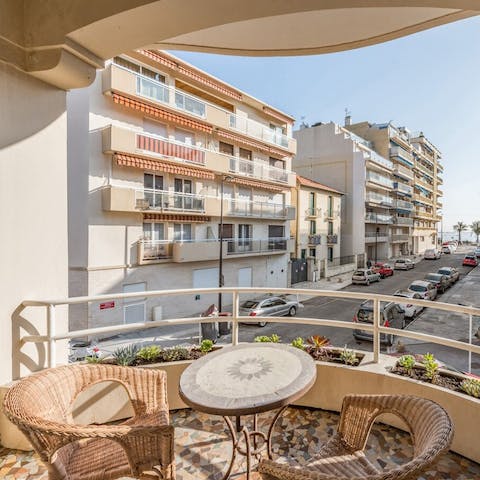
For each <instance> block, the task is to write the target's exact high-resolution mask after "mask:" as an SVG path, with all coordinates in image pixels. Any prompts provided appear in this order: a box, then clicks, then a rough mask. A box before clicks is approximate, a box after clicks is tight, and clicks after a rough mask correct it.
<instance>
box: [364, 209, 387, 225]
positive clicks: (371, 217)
mask: <svg viewBox="0 0 480 480" xmlns="http://www.w3.org/2000/svg"><path fill="white" fill-rule="evenodd" d="M365 223H379V224H382V223H385V224H391V223H393V217H392V215H385V214H382V213H375V212H367V213H366V214H365Z"/></svg>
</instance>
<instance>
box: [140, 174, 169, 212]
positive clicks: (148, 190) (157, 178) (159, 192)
mask: <svg viewBox="0 0 480 480" xmlns="http://www.w3.org/2000/svg"><path fill="white" fill-rule="evenodd" d="M143 188H144V192H143V197H144V199H145V201H146V202H148V207H150V208H162V207H164V206H165V202H167V201H168V198H167V197H166V195H165V192H164V191H163V176H162V175H154V174H153V173H144V174H143Z"/></svg>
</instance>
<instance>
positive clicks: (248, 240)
mask: <svg viewBox="0 0 480 480" xmlns="http://www.w3.org/2000/svg"><path fill="white" fill-rule="evenodd" d="M250 250H252V225H246V224H241V225H239V226H238V251H239V252H249V251H250Z"/></svg>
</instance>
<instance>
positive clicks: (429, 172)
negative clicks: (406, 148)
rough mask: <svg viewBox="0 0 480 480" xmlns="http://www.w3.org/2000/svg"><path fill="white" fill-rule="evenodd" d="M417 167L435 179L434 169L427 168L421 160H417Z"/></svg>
mask: <svg viewBox="0 0 480 480" xmlns="http://www.w3.org/2000/svg"><path fill="white" fill-rule="evenodd" d="M415 168H416V169H417V170H420V171H421V172H423V173H424V174H425V175H427V176H428V177H430V178H431V179H433V177H434V175H433V169H430V168H427V167H426V166H425V165H423V164H422V163H420V162H419V161H417V162H415Z"/></svg>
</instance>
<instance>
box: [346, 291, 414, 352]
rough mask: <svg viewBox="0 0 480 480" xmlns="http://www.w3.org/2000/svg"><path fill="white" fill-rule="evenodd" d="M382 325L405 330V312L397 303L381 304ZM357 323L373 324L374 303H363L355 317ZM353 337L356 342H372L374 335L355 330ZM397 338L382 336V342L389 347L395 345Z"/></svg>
mask: <svg viewBox="0 0 480 480" xmlns="http://www.w3.org/2000/svg"><path fill="white" fill-rule="evenodd" d="M380 316H381V317H380V318H381V320H380V324H381V325H382V326H383V327H392V328H401V329H403V328H405V325H406V322H405V312H404V310H403V308H402V307H401V306H400V305H398V304H397V303H393V302H380ZM353 321H354V322H355V323H373V301H372V300H366V301H365V302H363V303H362V304H361V305H360V307H359V308H358V310H357V311H356V312H355V314H354V316H353ZM353 336H354V337H355V339H356V340H370V341H372V334H371V333H370V332H366V331H364V330H354V331H353ZM394 340H395V336H394V335H393V334H385V333H381V334H380V341H381V342H382V343H386V344H387V345H393V342H394Z"/></svg>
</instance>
